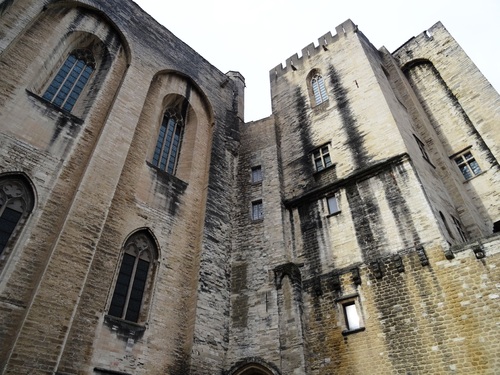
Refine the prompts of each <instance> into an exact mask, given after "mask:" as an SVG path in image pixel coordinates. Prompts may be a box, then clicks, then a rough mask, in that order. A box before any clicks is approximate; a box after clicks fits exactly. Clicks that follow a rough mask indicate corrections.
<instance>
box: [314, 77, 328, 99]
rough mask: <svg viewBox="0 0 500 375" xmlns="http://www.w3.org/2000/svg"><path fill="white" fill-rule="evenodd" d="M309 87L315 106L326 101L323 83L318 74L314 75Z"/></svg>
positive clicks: (326, 96)
mask: <svg viewBox="0 0 500 375" xmlns="http://www.w3.org/2000/svg"><path fill="white" fill-rule="evenodd" d="M311 87H312V91H313V94H314V100H315V102H316V105H318V104H321V103H323V102H325V101H327V100H328V95H327V94H326V88H325V82H324V80H323V77H322V76H321V75H320V74H315V75H314V77H312V79H311Z"/></svg>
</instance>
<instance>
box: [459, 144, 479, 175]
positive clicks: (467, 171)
mask: <svg viewBox="0 0 500 375" xmlns="http://www.w3.org/2000/svg"><path fill="white" fill-rule="evenodd" d="M455 163H457V166H458V169H460V172H462V175H463V176H464V177H465V179H466V180H470V179H471V178H472V177H474V176H477V175H478V174H480V173H481V168H480V167H479V164H477V161H476V159H474V156H473V155H472V153H471V152H470V151H467V152H464V153H463V154H461V155H459V156H457V157H455Z"/></svg>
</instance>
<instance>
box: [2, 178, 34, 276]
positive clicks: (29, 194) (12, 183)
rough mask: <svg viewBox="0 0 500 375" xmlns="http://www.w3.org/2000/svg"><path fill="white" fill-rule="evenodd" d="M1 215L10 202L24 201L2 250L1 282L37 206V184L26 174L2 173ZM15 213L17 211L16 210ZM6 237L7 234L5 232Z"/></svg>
mask: <svg viewBox="0 0 500 375" xmlns="http://www.w3.org/2000/svg"><path fill="white" fill-rule="evenodd" d="M0 189H1V191H0V213H1V214H3V209H5V207H8V205H9V203H8V202H9V201H15V200H19V201H22V203H20V205H19V207H20V208H22V213H21V214H20V216H19V218H18V219H17V222H16V224H15V226H14V228H12V231H11V233H10V234H9V238H8V240H7V243H4V245H5V247H3V246H2V248H1V249H0V280H2V279H3V276H4V271H6V270H7V269H8V268H9V263H10V261H11V260H12V256H11V255H12V253H13V252H15V249H16V248H17V246H18V245H19V244H18V242H19V239H20V238H21V234H22V232H23V231H24V229H25V228H26V227H27V224H28V221H29V220H30V218H31V217H32V215H31V214H32V212H33V211H34V210H35V208H36V206H37V192H36V188H35V184H33V181H32V180H31V179H30V178H29V177H28V176H27V175H26V174H25V173H24V172H16V171H12V172H5V173H0ZM14 211H17V210H15V209H14ZM4 235H5V232H4Z"/></svg>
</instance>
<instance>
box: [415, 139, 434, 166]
mask: <svg viewBox="0 0 500 375" xmlns="http://www.w3.org/2000/svg"><path fill="white" fill-rule="evenodd" d="M414 137H415V141H416V142H417V144H418V148H419V149H420V152H421V153H422V157H423V158H424V159H425V160H427V161H428V162H429V163H431V159H430V158H429V155H428V154H427V150H426V149H425V144H424V142H422V141H421V140H420V139H419V138H417V137H416V136H415V135H414ZM431 164H432V163H431Z"/></svg>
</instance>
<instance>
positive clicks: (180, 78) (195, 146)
mask: <svg viewBox="0 0 500 375" xmlns="http://www.w3.org/2000/svg"><path fill="white" fill-rule="evenodd" d="M166 111H169V112H175V113H177V114H178V115H179V116H180V118H181V119H182V123H183V125H182V128H183V130H182V136H181V141H180V147H179V150H178V151H177V152H178V153H179V155H178V157H177V161H176V164H177V165H176V168H175V171H174V173H171V174H172V175H174V176H176V177H177V178H178V179H179V180H181V181H184V182H186V183H188V184H191V183H193V182H194V181H202V180H203V179H205V178H207V175H206V174H207V173H208V168H209V160H210V155H211V151H210V150H211V147H212V137H213V131H214V128H213V125H214V111H213V108H212V105H211V104H210V102H209V100H208V98H207V96H206V94H205V93H204V92H203V91H202V90H201V89H200V87H199V86H198V85H197V84H196V83H195V82H194V81H193V80H192V79H191V78H190V77H187V76H186V75H183V74H181V73H179V72H177V71H172V70H163V71H160V72H158V73H156V74H155V75H154V77H153V79H152V80H151V85H150V88H149V90H148V94H147V96H146V102H145V105H144V107H143V109H142V113H141V116H140V119H139V125H138V127H139V128H145V129H147V131H148V132H149V133H150V134H149V139H148V141H147V142H148V146H147V150H145V151H146V155H145V157H146V160H147V162H148V163H150V164H151V165H155V162H154V156H155V152H156V147H157V140H158V137H159V134H160V126H161V125H162V123H163V117H164V115H165V113H166ZM202 160H203V161H204V162H203V163H204V165H205V166H204V168H199V166H198V167H197V168H194V165H195V164H196V162H197V161H198V162H199V161H202ZM160 169H161V168H160ZM200 179H201V180H200Z"/></svg>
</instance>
